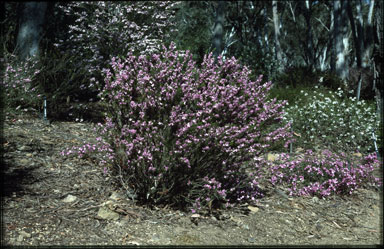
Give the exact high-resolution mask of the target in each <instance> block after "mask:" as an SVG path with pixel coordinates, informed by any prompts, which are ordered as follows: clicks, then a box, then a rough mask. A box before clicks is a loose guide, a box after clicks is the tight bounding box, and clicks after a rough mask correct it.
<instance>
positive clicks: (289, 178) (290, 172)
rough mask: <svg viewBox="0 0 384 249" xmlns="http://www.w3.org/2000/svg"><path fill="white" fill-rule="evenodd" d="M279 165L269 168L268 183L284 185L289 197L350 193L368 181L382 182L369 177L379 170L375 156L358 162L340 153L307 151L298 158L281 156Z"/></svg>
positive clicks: (377, 183)
mask: <svg viewBox="0 0 384 249" xmlns="http://www.w3.org/2000/svg"><path fill="white" fill-rule="evenodd" d="M279 160H281V163H277V164H276V165H273V166H272V167H271V168H270V170H271V173H272V176H271V178H270V181H271V183H272V184H273V185H280V184H288V185H289V191H290V193H289V194H290V195H311V196H312V195H317V196H319V197H326V196H329V195H331V194H352V193H353V192H354V191H355V190H356V189H357V188H359V187H361V186H362V185H363V184H365V183H368V182H371V183H373V184H376V185H378V186H380V185H382V179H379V178H376V177H374V176H373V174H372V172H373V171H374V170H375V168H378V167H380V162H379V161H378V160H377V157H376V154H375V153H373V154H369V155H367V156H365V157H364V158H362V159H361V160H358V158H356V157H352V156H350V155H347V154H344V153H341V154H339V155H338V154H334V153H332V152H330V151H329V150H323V151H322V152H321V153H320V154H319V155H315V153H314V152H313V151H311V150H307V151H306V153H305V154H304V155H303V156H302V157H296V158H295V157H291V156H290V155H289V154H281V155H280V158H279Z"/></svg>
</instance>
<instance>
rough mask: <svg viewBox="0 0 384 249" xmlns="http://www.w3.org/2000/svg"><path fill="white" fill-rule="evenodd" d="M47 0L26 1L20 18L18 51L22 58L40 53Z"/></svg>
mask: <svg viewBox="0 0 384 249" xmlns="http://www.w3.org/2000/svg"><path fill="white" fill-rule="evenodd" d="M47 5H48V3H47V2H25V3H24V6H23V10H22V12H21V13H22V15H21V17H20V20H19V30H18V36H17V53H18V55H19V56H20V59H22V60H23V59H25V58H27V57H28V56H38V55H39V50H40V48H39V42H40V40H41V37H42V36H41V35H42V32H43V25H44V22H45V14H46V10H47Z"/></svg>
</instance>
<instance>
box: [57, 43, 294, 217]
mask: <svg viewBox="0 0 384 249" xmlns="http://www.w3.org/2000/svg"><path fill="white" fill-rule="evenodd" d="M111 66H112V70H109V69H107V70H105V74H106V78H105V87H104V89H103V90H102V92H101V94H100V96H101V98H102V99H103V100H104V101H105V102H107V103H108V106H109V107H110V109H109V111H108V113H107V117H106V122H105V124H99V128H100V129H99V131H100V132H101V134H102V135H103V137H104V138H105V142H106V143H105V144H107V145H106V146H104V148H105V149H104V150H103V152H105V153H106V154H105V155H104V158H105V161H103V162H102V163H103V165H104V167H108V169H109V170H110V171H112V172H118V174H120V175H121V176H123V178H124V179H126V180H127V182H128V185H129V186H130V187H131V188H132V189H134V191H135V192H136V194H137V197H138V199H140V200H142V201H145V202H149V203H153V204H160V203H163V204H169V205H175V206H181V207H185V206H189V207H191V208H192V212H197V211H198V210H199V209H206V208H214V207H219V206H222V204H225V205H231V204H233V203H235V202H242V201H247V202H252V201H255V200H256V199H257V198H258V197H260V196H261V195H262V193H261V192H260V189H259V188H258V186H257V185H258V182H257V179H258V177H259V175H258V173H257V172H258V171H257V169H258V162H256V161H254V158H258V156H259V155H260V154H261V153H262V152H263V151H264V149H265V148H268V147H269V146H270V145H271V144H273V143H275V142H278V141H282V140H284V139H289V138H290V137H291V134H290V133H289V132H288V131H289V128H290V126H289V124H286V125H285V126H280V127H278V128H274V127H276V126H272V125H271V124H276V123H279V122H280V120H281V116H282V107H283V105H284V103H277V102H276V100H271V101H266V96H267V93H268V91H269V89H270V87H271V82H267V83H262V76H260V77H259V78H258V79H257V80H256V81H250V80H249V78H248V76H249V74H250V71H249V70H248V68H247V67H241V66H240V65H239V64H238V63H237V60H236V59H234V58H232V59H228V60H226V61H223V60H222V59H221V58H219V60H218V64H217V65H216V64H215V63H214V59H213V58H212V55H211V54H210V55H209V56H205V58H204V61H203V63H202V64H201V68H198V67H196V65H195V62H194V61H193V60H192V56H191V55H190V53H189V51H186V52H183V53H181V52H178V51H176V50H175V47H174V45H171V46H170V48H169V49H166V48H165V47H163V51H162V52H161V53H159V54H153V55H151V56H134V55H133V54H132V53H130V54H128V56H127V58H126V59H125V60H121V59H112V65H111ZM100 141H101V138H100ZM286 142H287V144H288V142H289V141H286ZM287 144H286V145H287ZM75 149H77V151H78V152H79V150H78V148H73V149H72V151H74V150H75ZM94 150H97V147H92V145H88V146H87V147H83V148H82V151H80V152H81V153H83V152H85V151H94ZM63 154H69V152H63ZM251 163H253V164H254V166H253V167H255V168H256V173H254V174H248V173H246V171H245V166H246V165H248V164H251Z"/></svg>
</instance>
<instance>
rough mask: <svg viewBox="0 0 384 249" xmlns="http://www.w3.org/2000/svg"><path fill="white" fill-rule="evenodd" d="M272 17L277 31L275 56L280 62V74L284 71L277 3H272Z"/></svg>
mask: <svg viewBox="0 0 384 249" xmlns="http://www.w3.org/2000/svg"><path fill="white" fill-rule="evenodd" d="M272 15H273V24H274V29H275V55H276V60H277V62H278V65H279V66H278V69H277V71H278V72H282V71H283V67H282V64H281V63H282V58H283V57H282V55H281V47H280V41H279V37H280V26H279V15H278V13H277V1H272Z"/></svg>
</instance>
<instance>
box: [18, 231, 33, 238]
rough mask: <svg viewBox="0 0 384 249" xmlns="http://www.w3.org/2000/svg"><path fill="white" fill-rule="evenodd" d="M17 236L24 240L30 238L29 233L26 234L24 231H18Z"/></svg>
mask: <svg viewBox="0 0 384 249" xmlns="http://www.w3.org/2000/svg"><path fill="white" fill-rule="evenodd" d="M19 234H20V235H21V236H23V237H24V238H30V237H31V234H30V233H27V232H25V231H20V232H19Z"/></svg>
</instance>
